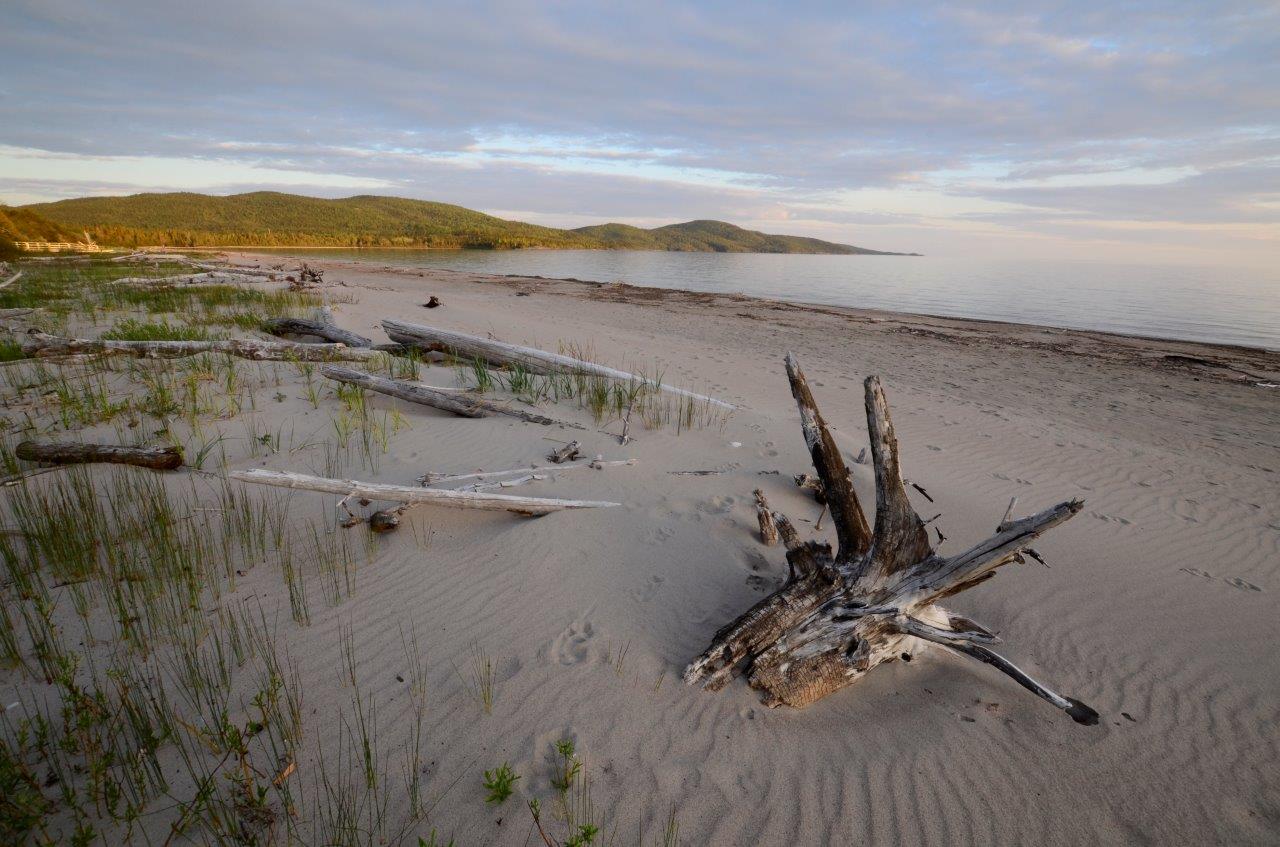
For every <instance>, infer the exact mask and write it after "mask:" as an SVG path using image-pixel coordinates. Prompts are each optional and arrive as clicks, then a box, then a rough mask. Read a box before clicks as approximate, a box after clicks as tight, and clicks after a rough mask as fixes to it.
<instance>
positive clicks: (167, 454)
mask: <svg viewBox="0 0 1280 847" xmlns="http://www.w3.org/2000/svg"><path fill="white" fill-rule="evenodd" d="M14 454H15V455H16V456H17V457H18V458H19V459H25V460H26V461H28V462H49V463H51V464H55V465H75V464H85V463H91V462H106V463H109V464H114V465H137V466H138V467H141V468H152V469H154V470H158V471H171V470H173V469H175V468H177V467H180V466H181V465H182V448H181V447H125V446H123V445H118V444H81V443H78V442H75V441H52V442H50V441H45V442H40V441H24V442H22V443H21V444H19V445H18V446H17V448H16V449H15V450H14Z"/></svg>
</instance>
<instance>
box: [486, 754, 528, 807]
mask: <svg viewBox="0 0 1280 847" xmlns="http://www.w3.org/2000/svg"><path fill="white" fill-rule="evenodd" d="M519 778H520V775H519V774H518V773H516V772H515V771H513V770H512V769H511V766H510V765H509V764H507V763H506V762H503V763H502V764H501V765H500V766H498V767H496V768H494V769H493V770H491V771H485V772H484V787H485V790H486V791H488V792H489V794H488V796H486V797H485V798H484V801H485V802H486V803H494V804H499V803H504V802H506V800H507V798H508V797H510V796H511V792H512V791H514V790H515V784H516V780H517V779H519Z"/></svg>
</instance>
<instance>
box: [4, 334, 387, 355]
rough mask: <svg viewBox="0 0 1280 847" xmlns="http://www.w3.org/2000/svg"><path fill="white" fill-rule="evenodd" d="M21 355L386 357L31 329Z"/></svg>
mask: <svg viewBox="0 0 1280 847" xmlns="http://www.w3.org/2000/svg"><path fill="white" fill-rule="evenodd" d="M22 352H23V353H25V354H26V355H28V356H36V357H39V358H52V357H57V356H78V355H93V356H133V357H135V358H138V359H180V358H182V357H184V356H198V355H199V354H201V353H229V354H230V355H232V356H239V357H240V358H242V359H255V360H258V361H275V362H291V361H300V362H333V361H341V360H356V361H362V362H367V361H371V360H378V359H381V358H382V357H383V356H385V355H386V354H384V353H381V352H379V351H376V350H365V349H353V348H351V347H348V346H346V345H345V344H299V343H297V342H296V341H259V340H258V339H256V338H233V339H229V340H225V341H101V340H93V339H88V338H61V337H59V336H56V335H48V334H46V333H43V332H39V331H37V330H32V331H30V332H28V333H27V334H26V335H24V336H23V337H22Z"/></svg>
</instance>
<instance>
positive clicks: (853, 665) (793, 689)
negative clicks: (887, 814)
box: [684, 354, 1098, 725]
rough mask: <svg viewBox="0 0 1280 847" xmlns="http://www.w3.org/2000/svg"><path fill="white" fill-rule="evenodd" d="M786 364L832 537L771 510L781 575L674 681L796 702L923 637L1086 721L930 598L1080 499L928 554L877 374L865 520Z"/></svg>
mask: <svg viewBox="0 0 1280 847" xmlns="http://www.w3.org/2000/svg"><path fill="white" fill-rule="evenodd" d="M786 365H787V376H788V377H789V379H790V382H791V393H792V395H793V396H794V397H795V400H796V404H797V405H798V406H799V408H800V426H801V429H802V430H803V432H804V439H805V443H806V444H808V446H809V452H810V455H811V456H812V458H813V465H814V468H815V469H816V470H817V472H818V475H819V476H820V477H821V479H822V482H823V486H824V489H825V491H826V496H827V505H828V507H829V508H830V510H831V519H832V521H833V522H834V524H835V530H836V537H837V546H836V549H835V551H834V552H833V551H832V549H831V546H830V545H828V544H822V543H818V542H814V541H801V540H800V538H799V537H798V535H797V534H796V531H795V528H794V527H793V526H792V525H791V523H790V521H788V520H787V519H786V517H785V516H783V515H781V514H778V513H776V512H775V513H774V520H775V522H776V523H777V526H778V533H779V535H780V536H781V537H782V540H783V542H784V543H785V544H786V547H787V562H788V564H789V566H790V573H789V576H788V578H787V581H786V583H785V584H784V585H783V587H782V588H780V589H779V590H778V591H777V592H775V593H774V594H771V595H770V596H768V597H766V598H764V599H763V600H761V601H760V602H759V603H757V604H756V605H755V606H753V607H752V608H751V609H749V610H748V611H747V612H746V613H744V614H743V615H742V616H741V617H739V618H738V619H737V620H735V621H733V622H732V623H730V624H729V625H728V626H726V627H724V628H723V629H721V630H720V631H719V632H717V633H716V634H715V636H714V637H713V638H712V640H711V646H710V647H708V648H707V650H706V652H704V653H703V654H702V655H701V656H699V657H697V658H696V659H694V661H693V662H691V663H690V664H689V666H688V668H686V670H685V672H684V679H685V681H686V682H687V683H689V684H691V685H693V684H701V685H703V686H704V687H705V688H708V689H711V690H717V689H720V688H722V687H723V686H724V685H725V684H727V683H728V682H729V680H730V679H732V678H733V677H734V675H735V674H737V673H738V672H739V670H741V672H742V673H744V674H745V675H746V678H747V682H748V684H749V685H750V686H751V687H752V688H755V689H757V690H759V691H762V692H764V697H763V700H764V703H765V704H766V705H768V706H796V707H799V706H806V705H808V704H810V703H812V702H814V701H815V700H818V699H820V698H822V697H825V696H827V695H828V694H831V693H832V692H834V691H838V690H839V689H841V688H844V687H845V686H846V685H849V684H851V683H853V682H857V681H858V680H859V679H861V678H862V677H863V676H865V675H866V674H867V673H868V672H870V671H871V670H872V669H873V668H875V667H876V666H877V665H879V664H881V663H883V662H888V661H892V660H894V659H896V658H898V657H899V656H901V655H903V654H904V653H908V654H909V651H912V650H915V649H919V648H920V647H922V646H923V645H924V644H926V643H928V644H937V645H941V646H942V647H945V648H947V649H948V650H951V651H953V652H955V653H959V654H963V655H966V656H969V657H970V658H974V659H977V660H979V661H981V662H984V663H986V664H989V665H991V666H992V667H994V668H996V669H997V670H999V671H1001V672H1002V673H1005V674H1007V675H1009V676H1011V677H1013V679H1014V680H1016V681H1017V682H1018V684H1020V685H1022V686H1023V687H1024V688H1026V689H1028V690H1029V691H1031V692H1032V693H1034V694H1036V695H1037V696H1039V697H1041V698H1043V699H1045V700H1047V701H1048V702H1050V703H1052V704H1053V705H1054V706H1056V707H1057V708H1059V709H1062V710H1063V711H1065V712H1066V713H1067V714H1068V715H1070V716H1071V718H1072V720H1074V721H1076V722H1077V723H1081V724H1089V725H1092V724H1096V723H1097V722H1098V713H1097V712H1095V711H1094V710H1093V709H1091V708H1089V707H1088V706H1086V705H1085V704H1083V703H1081V702H1080V701H1079V700H1075V699H1073V698H1070V697H1064V696H1062V695H1060V694H1058V693H1056V692H1054V691H1053V690H1051V689H1049V688H1048V687H1047V686H1045V685H1043V684H1041V683H1039V682H1037V681H1036V680H1034V679H1032V678H1031V677H1030V676H1029V675H1028V674H1027V673H1026V672H1024V671H1023V670H1021V669H1020V668H1018V667H1017V666H1015V665H1014V664H1013V663H1011V662H1009V661H1008V660H1007V659H1005V658H1003V657H1002V656H1000V655H998V654H997V653H994V652H993V651H991V650H990V649H989V648H988V647H987V646H986V645H988V644H991V643H994V642H995V641H997V640H998V639H997V638H996V637H995V636H994V635H992V634H991V633H990V632H988V631H987V630H985V629H983V628H982V627H981V626H979V625H977V624H976V623H974V622H973V621H970V620H968V619H966V618H964V617H961V616H959V615H955V614H952V613H950V612H947V611H946V610H944V609H943V608H942V607H940V606H938V605H937V603H938V602H939V601H941V600H943V599H945V598H947V597H950V596H952V595H954V594H958V593H960V592H961V591H964V590H965V589H967V588H971V587H973V586H974V585H977V584H978V583H980V582H982V581H983V580H985V579H988V578H989V577H991V576H994V575H995V570H996V568H998V567H1000V566H1001V565H1004V564H1007V563H1008V562H1011V561H1014V560H1015V559H1017V558H1018V556H1019V553H1020V552H1021V551H1022V550H1024V549H1025V548H1026V546H1027V545H1028V544H1030V543H1031V541H1032V540H1033V539H1034V538H1036V537H1038V536H1039V535H1040V534H1041V533H1043V532H1044V531H1045V530H1047V529H1050V528H1052V527H1055V526H1057V525H1058V524H1060V523H1062V522H1063V521H1066V520H1067V519H1068V518H1070V517H1071V516H1072V515H1075V514H1077V513H1078V512H1079V511H1080V509H1081V508H1082V507H1083V505H1084V504H1083V503H1082V502H1081V501H1080V500H1068V501H1066V502H1063V503H1059V504H1058V505H1056V506H1052V507H1050V508H1048V509H1045V510H1044V511H1042V512H1039V513H1038V514H1035V515H1031V516H1030V517H1025V518H1020V519H1017V520H1010V519H1007V518H1006V519H1005V520H1003V521H1002V522H1001V525H1000V527H999V529H998V530H997V531H996V534H995V535H993V536H992V537H990V538H988V539H987V540H985V541H983V542H981V543H979V544H977V545H975V546H973V547H971V548H969V549H968V550H966V551H965V552H963V553H960V554H958V555H955V556H948V557H942V556H939V555H938V554H937V553H935V552H934V550H933V548H932V547H931V546H930V543H929V536H928V533H927V530H926V528H925V525H924V522H923V521H922V520H921V519H920V516H919V515H917V514H916V511H915V509H914V508H912V506H911V503H910V502H909V501H908V499H907V491H906V487H905V486H904V484H903V481H902V473H901V470H900V468H899V464H898V441H897V438H896V436H895V435H894V431H893V423H892V422H891V420H890V418H889V409H888V406H887V404H886V403H885V398H884V392H883V390H882V389H881V387H880V380H879V379H878V378H877V377H874V376H873V377H869V378H868V379H867V380H866V383H865V388H866V408H867V427H868V431H869V434H870V437H871V459H872V463H873V465H874V467H875V478H876V513H875V525H874V528H873V527H871V526H869V525H868V523H867V519H866V517H865V516H864V515H863V512H862V507H861V506H860V505H859V503H858V497H857V495H856V494H855V493H854V490H853V484H852V482H851V480H850V477H849V471H848V469H847V468H846V467H845V464H844V460H843V459H842V458H841V457H840V451H839V449H838V448H837V447H836V444H835V441H834V440H833V439H832V437H831V434H830V432H829V431H828V429H827V425H826V422H825V421H824V420H823V418H822V414H821V413H820V412H819V411H818V407H817V405H816V404H815V402H814V399H813V395H812V393H810V390H809V384H808V382H807V381H806V380H805V377H804V374H803V373H802V372H801V370H800V366H799V364H798V362H797V361H796V359H795V357H794V356H793V355H790V354H788V356H787V359H786Z"/></svg>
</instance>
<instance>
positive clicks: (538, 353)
mask: <svg viewBox="0 0 1280 847" xmlns="http://www.w3.org/2000/svg"><path fill="white" fill-rule="evenodd" d="M382 327H383V329H385V330H386V332H387V336H388V337H389V338H390V339H391V340H392V341H398V342H400V343H402V344H409V345H412V346H414V347H417V348H419V349H422V350H427V351H434V352H452V353H454V354H456V355H458V356H460V357H462V358H467V359H481V360H483V361H486V362H489V363H491V364H494V365H520V366H521V367H523V368H525V369H526V370H529V371H531V372H533V373H540V374H547V373H582V374H589V375H591V376H599V377H605V378H606V379H616V380H621V381H626V382H643V383H646V384H649V385H651V386H652V387H653V388H654V389H656V390H660V391H665V392H667V393H668V394H675V395H679V396H681V397H688V398H690V399H692V400H697V401H700V402H705V403H710V404H711V405H713V406H717V407H719V408H722V409H733V408H734V407H733V405H732V404H730V403H726V402H724V401H723V400H717V399H715V398H714V397H708V396H706V395H705V394H696V393H694V392H692V391H686V390H685V389H683V388H676V387H675V386H671V385H666V384H658V383H653V382H651V381H650V380H648V379H646V378H644V377H642V376H638V375H637V374H633V373H628V372H626V371H620V370H616V369H614V368H607V367H605V366H604V365H597V364H596V363H594V362H587V361H584V360H582V359H575V358H574V357H572V356H565V355H562V354H560V353H548V352H547V351H545V350H539V349H537V348H535V347H522V346H520V345H518V344H507V343H506V342H503V341H494V340H493V339H491V338H481V337H480V336H478V335H468V334H467V333H465V332H454V331H452V330H447V329H439V328H437V327H430V326H423V325H422V324H412V323H406V322H404V321H396V320H384V321H383V322H382Z"/></svg>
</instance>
